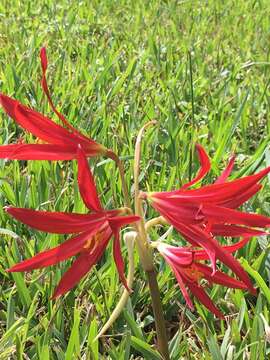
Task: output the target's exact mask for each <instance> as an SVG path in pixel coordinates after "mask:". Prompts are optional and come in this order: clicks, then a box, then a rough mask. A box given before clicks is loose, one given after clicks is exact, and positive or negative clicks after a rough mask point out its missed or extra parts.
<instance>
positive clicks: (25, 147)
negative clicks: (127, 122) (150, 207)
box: [0, 48, 109, 160]
mask: <svg viewBox="0 0 270 360" xmlns="http://www.w3.org/2000/svg"><path fill="white" fill-rule="evenodd" d="M40 58H41V65H42V72H43V76H42V81H41V85H42V89H43V91H44V93H45V95H46V96H47V98H48V101H49V104H50V106H51V108H52V110H53V111H54V113H55V114H56V115H57V116H58V118H59V119H60V121H61V122H62V123H63V125H64V126H61V125H58V124H56V123H55V122H53V121H52V120H51V119H49V118H48V117H46V116H44V115H42V114H41V113H39V112H37V111H35V110H33V109H30V108H29V107H26V106H24V105H23V104H21V103H20V102H19V101H17V100H15V99H12V98H10V97H8V96H6V95H4V94H0V104H1V105H2V107H3V109H4V111H5V112H6V113H7V114H8V115H9V116H10V117H11V118H12V119H13V120H15V121H16V122H17V123H18V124H19V125H20V126H21V127H22V128H24V129H25V130H26V131H28V132H29V133H31V134H33V135H34V136H36V137H37V138H38V139H39V140H41V141H42V142H45V143H46V144H43V143H37V144H24V143H17V144H10V145H2V146H0V158H1V159H3V158H4V159H13V160H15V159H16V160H71V159H74V158H76V152H77V147H78V145H79V144H80V145H81V146H82V148H83V149H84V151H85V153H86V155H87V157H92V156H96V155H99V154H105V153H107V151H109V150H107V149H106V148H105V147H104V146H103V145H101V144H98V143H96V142H95V141H94V140H92V139H90V138H88V137H86V136H85V135H83V134H82V133H80V132H79V131H78V130H76V129H75V128H74V127H73V126H71V125H70V124H69V122H68V121H67V120H66V118H65V117H64V116H63V115H62V114H60V112H59V111H58V110H57V109H56V108H55V106H54V104H53V102H52V99H51V96H50V93H49V89H48V85H47V81H46V71H47V66H48V61H47V56H46V50H45V48H42V49H41V51H40Z"/></svg>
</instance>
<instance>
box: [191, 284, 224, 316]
mask: <svg viewBox="0 0 270 360" xmlns="http://www.w3.org/2000/svg"><path fill="white" fill-rule="evenodd" d="M186 284H187V286H188V288H189V289H190V291H191V292H192V294H193V295H194V296H195V297H196V298H197V299H198V300H199V301H200V302H201V303H202V304H203V305H204V306H205V307H206V308H207V309H208V310H210V311H211V312H212V313H213V314H214V315H216V317H218V318H220V319H224V315H223V314H222V313H221V312H220V311H219V309H218V308H217V307H216V306H215V305H214V304H213V302H212V300H211V299H210V297H209V296H208V295H207V294H206V292H205V291H204V290H203V288H202V287H200V286H199V285H198V284H197V283H196V282H191V281H189V282H187V283H186Z"/></svg>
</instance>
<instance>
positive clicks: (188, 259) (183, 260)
mask: <svg viewBox="0 0 270 360" xmlns="http://www.w3.org/2000/svg"><path fill="white" fill-rule="evenodd" d="M157 249H158V251H159V252H160V253H161V254H162V255H163V256H166V258H168V259H170V260H171V262H172V263H174V264H176V265H178V266H181V267H186V266H190V265H191V264H192V262H193V251H191V250H190V249H189V248H184V247H181V248H177V247H175V246H171V245H167V244H164V243H159V244H158V246H157ZM206 256H207V255H206ZM207 259H208V257H207Z"/></svg>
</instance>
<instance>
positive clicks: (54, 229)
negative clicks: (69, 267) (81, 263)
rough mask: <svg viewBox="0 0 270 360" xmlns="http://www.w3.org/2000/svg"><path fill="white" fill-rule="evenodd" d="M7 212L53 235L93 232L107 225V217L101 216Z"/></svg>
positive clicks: (20, 211) (36, 211) (45, 212)
mask: <svg viewBox="0 0 270 360" xmlns="http://www.w3.org/2000/svg"><path fill="white" fill-rule="evenodd" d="M5 210H6V212H7V213H9V214H10V215H11V216H13V217H14V218H15V219H17V220H19V221H21V222H22V223H24V224H26V225H28V226H31V227H32V228H34V229H37V230H41V231H45V232H49V233H53V234H72V233H78V232H83V231H87V230H89V231H90V230H91V229H93V228H96V226H100V227H102V225H105V224H106V217H105V216H104V214H103V213H99V214H76V213H64V212H49V211H38V210H31V209H24V208H15V207H6V208H5Z"/></svg>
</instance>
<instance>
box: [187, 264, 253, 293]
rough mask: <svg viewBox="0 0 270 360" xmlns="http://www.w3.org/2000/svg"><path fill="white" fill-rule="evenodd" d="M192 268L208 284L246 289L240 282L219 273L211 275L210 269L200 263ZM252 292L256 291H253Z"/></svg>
mask: <svg viewBox="0 0 270 360" xmlns="http://www.w3.org/2000/svg"><path fill="white" fill-rule="evenodd" d="M194 266H195V267H196V269H197V270H198V271H200V272H201V273H203V276H204V278H205V279H206V280H208V281H209V282H210V283H211V282H213V283H215V284H220V285H224V286H227V287H230V288H234V289H247V285H246V284H244V283H243V282H242V281H239V280H237V279H234V278H232V277H231V276H229V275H227V274H225V273H223V272H221V271H216V272H215V273H214V274H212V269H211V268H210V267H209V266H206V265H204V264H200V263H196V264H195V265H194ZM254 291H256V290H255V289H254Z"/></svg>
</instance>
